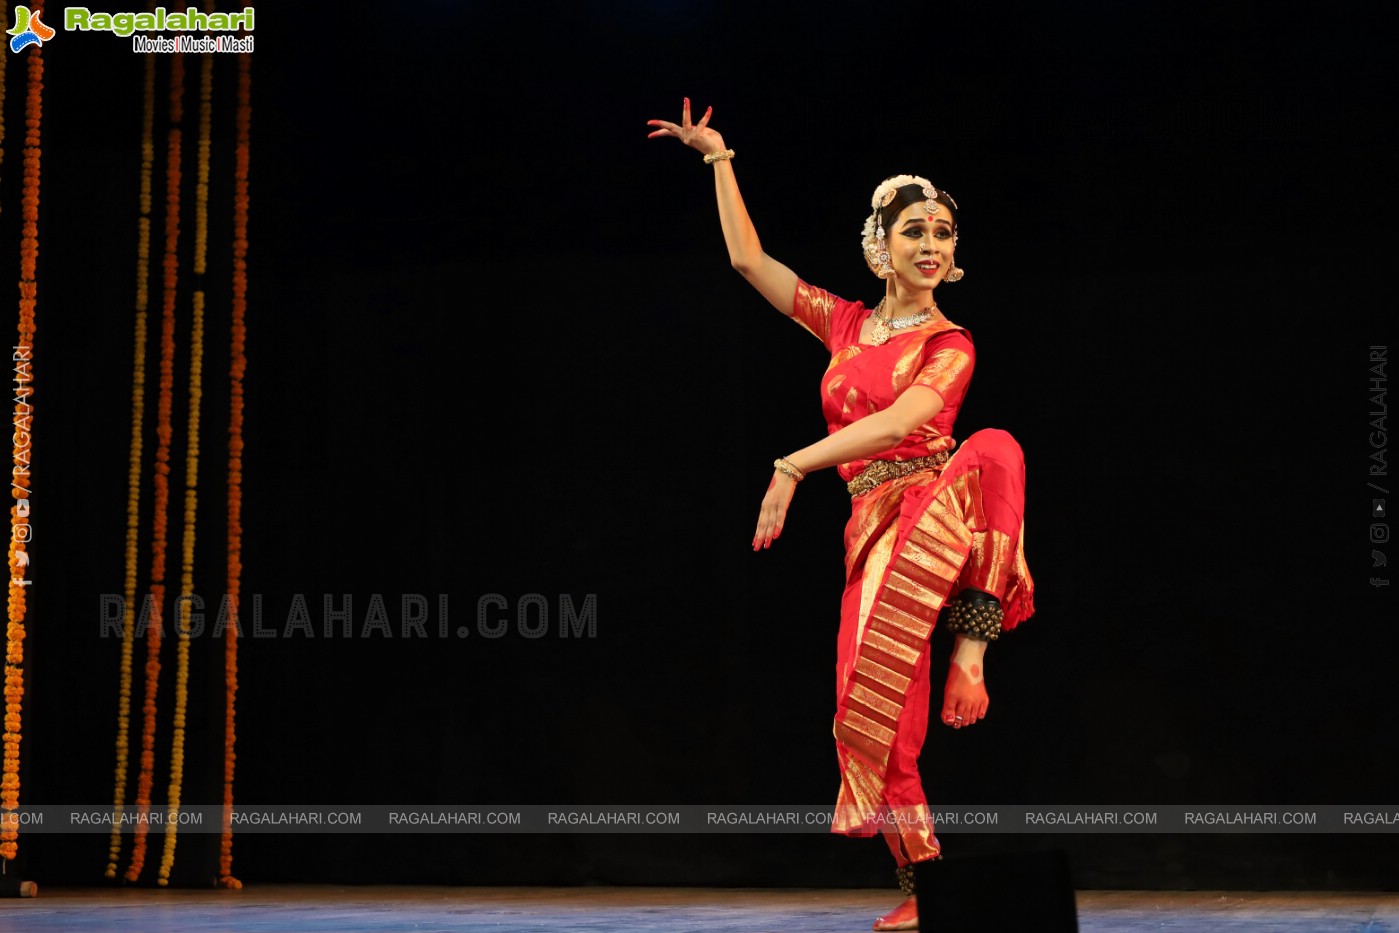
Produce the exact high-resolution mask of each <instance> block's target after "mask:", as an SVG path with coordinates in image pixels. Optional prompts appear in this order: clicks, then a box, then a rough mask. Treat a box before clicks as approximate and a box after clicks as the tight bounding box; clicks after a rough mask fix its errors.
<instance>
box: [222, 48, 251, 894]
mask: <svg viewBox="0 0 1399 933" xmlns="http://www.w3.org/2000/svg"><path fill="white" fill-rule="evenodd" d="M251 66H252V56H251V55H250V54H248V53H246V52H244V53H241V54H239V56H238V130H237V132H238V139H237V150H236V157H235V158H236V161H235V163H234V176H233V177H234V188H233V342H232V346H231V348H230V352H229V357H230V365H229V377H230V386H229V419H228V581H227V583H228V602H229V607H228V608H229V612H230V613H232V616H233V618H235V619H236V618H238V594H239V585H240V579H241V577H242V572H243V564H242V550H243V374H244V372H245V371H246V370H247V367H248V361H247V357H246V356H245V355H244V347H245V342H244V341H245V338H246V336H247V332H246V329H245V327H244V324H243V319H244V312H245V311H246V310H247V296H248V260H247V257H248V151H249V136H250V130H251V127H252V105H251V103H250V101H251V96H252V95H251V89H252V75H251V71H250V69H251ZM224 692H225V695H226V701H225V712H224V716H225V719H224V745H223V754H224V765H223V838H222V839H221V840H220V843H219V884H220V885H222V886H223V887H225V888H241V887H242V886H243V882H241V881H239V880H238V879H237V878H235V877H233V770H234V761H235V760H236V757H237V756H236V755H235V754H234V751H233V749H234V731H233V701H234V698H235V697H236V696H237V694H238V627H237V626H236V625H230V626H229V627H228V628H227V629H225V630H224Z"/></svg>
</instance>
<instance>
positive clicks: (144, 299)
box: [105, 55, 155, 878]
mask: <svg viewBox="0 0 1399 933" xmlns="http://www.w3.org/2000/svg"><path fill="white" fill-rule="evenodd" d="M145 64H146V78H145V105H144V108H143V110H142V113H141V217H140V220H138V221H137V227H136V336H135V344H136V349H135V358H134V360H133V362H132V385H131V460H130V468H129V469H128V471H127V476H126V489H127V492H126V585H125V595H126V609H125V613H124V619H123V625H122V638H121V677H120V681H121V683H120V687H119V694H118V699H117V767H116V792H115V794H114V798H113V805H112V808H113V814H114V816H115V817H116V818H115V819H113V820H112V827H113V828H112V835H111V837H110V839H109V840H108V846H107V870H106V872H105V874H106V876H107V877H108V878H115V877H116V876H117V861H118V860H119V859H120V858H121V815H122V812H123V810H124V809H125V804H126V770H127V765H128V755H129V751H130V741H129V739H128V735H129V733H130V731H131V658H132V655H133V653H134V646H135V643H136V634H135V625H133V624H132V623H133V619H132V616H133V612H132V607H133V606H135V605H136V582H137V542H138V540H139V536H140V506H141V453H142V439H141V438H142V431H143V430H144V424H145V410H146V310H147V308H148V306H149V302H150V289H149V287H148V285H147V282H148V280H149V278H150V262H151V174H152V166H153V164H154V163H155V142H154V138H153V134H152V125H153V124H154V122H155V56H154V55H147V56H146V57H145Z"/></svg>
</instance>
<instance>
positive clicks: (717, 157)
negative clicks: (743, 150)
mask: <svg viewBox="0 0 1399 933" xmlns="http://www.w3.org/2000/svg"><path fill="white" fill-rule="evenodd" d="M733 157H734V151H733V150H732V149H725V150H724V151H723V152H710V153H707V154H706V155H705V157H704V164H705V165H713V164H714V163H715V162H724V161H726V160H728V159H732V158H733Z"/></svg>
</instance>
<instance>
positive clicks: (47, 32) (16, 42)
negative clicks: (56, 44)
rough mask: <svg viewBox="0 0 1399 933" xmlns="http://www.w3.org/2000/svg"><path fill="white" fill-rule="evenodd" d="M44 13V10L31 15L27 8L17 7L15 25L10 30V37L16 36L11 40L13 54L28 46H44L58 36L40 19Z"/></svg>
mask: <svg viewBox="0 0 1399 933" xmlns="http://www.w3.org/2000/svg"><path fill="white" fill-rule="evenodd" d="M43 12H44V11H43V10H36V11H34V12H33V13H31V12H29V7H27V6H17V7H15V24H14V25H13V26H11V27H10V30H9V33H10V35H12V36H14V38H13V39H11V40H10V51H11V52H18V51H19V50H20V49H23V48H24V47H25V46H27V45H39V46H42V45H43V44H44V43H45V42H47V41H49V40H50V39H52V38H53V37H54V36H55V35H57V33H56V32H54V31H53V30H52V29H50V28H49V27H48V26H45V25H44V21H43V20H42V19H40V18H39V17H40V15H41V14H42V13H43Z"/></svg>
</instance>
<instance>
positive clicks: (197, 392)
mask: <svg viewBox="0 0 1399 933" xmlns="http://www.w3.org/2000/svg"><path fill="white" fill-rule="evenodd" d="M206 6H208V4H206ZM202 65H203V67H202V68H201V70H200V81H199V148H198V158H199V163H198V164H199V169H198V174H197V175H196V176H195V179H196V182H195V197H194V216H195V221H194V276H195V279H194V281H195V289H194V315H193V317H194V322H193V325H192V328H191V330H190V358H189V437H188V442H187V445H186V447H185V529H184V541H183V558H184V560H183V563H182V564H181V567H180V570H181V574H180V595H181V596H182V597H188V596H191V595H193V593H194V538H195V519H196V515H197V508H196V506H197V504H198V501H199V494H198V491H199V402H200V398H201V396H202V395H203V394H204V392H203V375H204V288H203V284H202V283H203V277H204V268H205V247H206V245H207V244H208V232H209V210H208V208H209V136H210V123H211V120H210V112H209V111H210V98H211V97H212V94H213V86H214V58H213V56H212V55H204V56H203V60H202ZM176 619H177V623H176V628H175V633H176V636H177V642H176V653H175V727H174V737H173V738H172V740H171V746H170V790H169V794H168V797H167V800H168V803H167V820H166V823H165V852H164V854H163V855H162V856H161V859H160V872H159V875H158V877H157V878H156V883H157V884H159V885H161V886H164V885H167V884H169V883H170V870H171V868H173V867H174V864H175V841H176V838H177V836H176V829H177V825H178V817H179V814H180V791H181V786H182V785H183V783H184V770H185V712H186V710H187V709H188V707H189V602H188V600H186V599H181V601H180V604H179V607H178V609H177V612H176Z"/></svg>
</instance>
